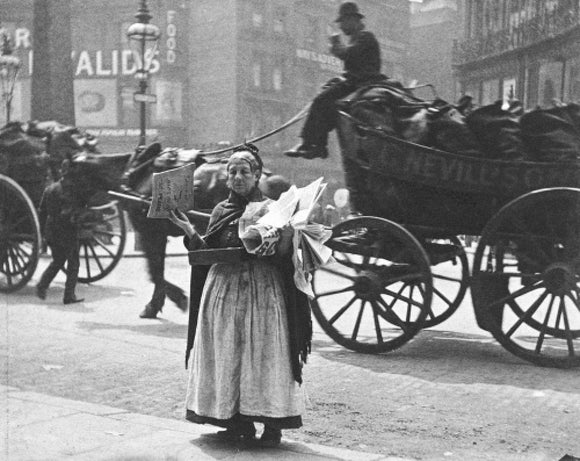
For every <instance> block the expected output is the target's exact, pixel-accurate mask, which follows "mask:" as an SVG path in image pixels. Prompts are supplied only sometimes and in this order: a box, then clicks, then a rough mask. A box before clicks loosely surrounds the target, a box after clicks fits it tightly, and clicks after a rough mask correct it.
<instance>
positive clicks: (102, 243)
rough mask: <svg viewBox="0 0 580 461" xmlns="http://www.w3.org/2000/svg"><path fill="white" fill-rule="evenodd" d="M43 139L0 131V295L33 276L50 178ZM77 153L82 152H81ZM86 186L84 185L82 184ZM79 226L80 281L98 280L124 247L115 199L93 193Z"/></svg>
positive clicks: (19, 129) (13, 126) (14, 128)
mask: <svg viewBox="0 0 580 461" xmlns="http://www.w3.org/2000/svg"><path fill="white" fill-rule="evenodd" d="M47 150H48V149H47V148H46V144H45V139H44V138H43V137H40V136H38V135H37V134H30V133H27V132H26V131H25V130H23V129H22V127H21V126H19V124H18V126H17V125H16V124H15V123H14V122H13V123H12V124H11V125H7V126H6V127H4V128H2V131H1V132H0V292H2V293H10V292H14V291H16V290H18V289H20V288H22V287H23V286H25V285H26V284H27V283H28V281H29V280H30V279H31V278H32V276H33V274H34V271H35V269H36V267H37V264H38V259H39V255H40V253H41V250H42V236H41V229H40V223H39V219H38V213H37V207H38V206H39V204H40V199H41V197H42V192H43V190H44V187H45V186H46V185H47V184H48V181H50V180H52V179H51V174H50V167H51V160H52V159H51V155H52V154H51V155H49V154H47V153H46V151H47ZM79 150H80V149H79ZM80 186H81V187H89V186H88V184H82V183H81V184H80ZM89 210H90V212H89V213H87V215H86V218H87V219H85V220H84V221H83V222H82V223H81V235H80V247H81V251H80V271H79V281H80V282H83V283H90V282H94V281H96V280H100V279H101V278H103V277H104V276H106V275H107V274H108V273H110V272H111V271H112V270H113V268H114V267H115V266H116V265H117V263H118V262H119V260H120V259H121V256H122V254H123V248H124V245H125V236H126V228H125V219H124V215H123V212H122V210H121V208H120V207H119V205H118V204H117V202H116V201H112V200H110V198H108V197H107V196H106V194H96V195H95V196H94V197H93V199H91V202H90V208H89Z"/></svg>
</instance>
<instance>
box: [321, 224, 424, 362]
mask: <svg viewBox="0 0 580 461" xmlns="http://www.w3.org/2000/svg"><path fill="white" fill-rule="evenodd" d="M327 245H328V246H329V247H330V248H332V249H333V254H334V258H335V259H336V262H335V263H332V264H329V265H327V266H324V267H322V268H320V269H318V270H317V271H316V272H315V273H314V276H313V281H312V286H313V291H314V295H315V297H314V299H313V301H312V310H313V313H314V316H315V317H316V319H317V321H318V323H319V324H320V326H321V327H322V329H323V330H324V331H325V332H326V334H328V335H329V336H330V337H331V338H332V339H333V340H335V341H336V342H337V343H339V344H341V345H342V346H344V347H346V348H348V349H351V350H354V351H357V352H365V353H379V352H388V351H392V350H394V349H396V348H398V347H400V346H402V345H403V344H405V343H406V342H408V341H409V340H411V339H412V338H413V337H414V336H415V334H417V332H418V331H419V330H420V329H421V328H422V327H423V325H424V322H425V319H426V317H427V313H428V312H429V309H430V305H431V300H432V297H433V281H432V277H431V270H430V267H429V259H428V256H427V254H426V253H425V250H424V249H423V248H422V247H421V245H420V244H419V242H418V241H417V239H415V237H413V235H411V234H410V233H409V232H408V231H407V230H406V229H405V228H403V227H401V226H399V225H398V224H395V223H393V222H391V221H387V220H386V219H381V218H369V217H361V218H355V219H351V220H348V221H345V222H342V223H340V224H339V225H337V226H336V227H334V228H333V235H332V238H331V239H330V240H329V241H328V242H327Z"/></svg>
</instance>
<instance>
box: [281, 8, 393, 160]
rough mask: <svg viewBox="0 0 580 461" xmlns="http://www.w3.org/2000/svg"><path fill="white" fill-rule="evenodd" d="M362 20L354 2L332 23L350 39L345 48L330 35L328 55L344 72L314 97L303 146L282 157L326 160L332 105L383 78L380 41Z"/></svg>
mask: <svg viewBox="0 0 580 461" xmlns="http://www.w3.org/2000/svg"><path fill="white" fill-rule="evenodd" d="M362 18H364V16H363V15H362V14H361V13H360V12H359V9H358V6H357V4H356V3H354V2H345V3H343V4H341V5H340V8H339V10H338V18H337V19H336V20H335V22H336V23H338V25H339V27H340V30H341V31H342V32H343V33H344V34H345V35H346V36H347V37H349V43H348V44H347V45H345V44H343V43H342V42H341V40H340V36H339V35H338V34H335V35H332V36H331V37H330V52H331V53H332V54H333V55H334V56H336V57H337V58H339V59H341V60H342V61H343V62H344V73H343V75H342V77H340V78H333V79H332V80H330V81H329V82H327V83H326V84H325V85H324V87H323V90H322V92H321V93H319V94H318V96H316V97H315V98H314V101H312V105H311V106H310V110H309V112H308V116H307V118H306V122H305V123H304V126H303V128H302V134H301V137H302V143H300V144H299V145H298V146H296V147H294V148H293V149H291V150H289V151H287V152H285V153H284V154H285V155H287V156H289V157H302V158H306V159H313V158H326V157H328V149H327V147H326V145H327V142H328V133H329V132H330V131H331V130H332V129H334V127H335V125H336V119H337V111H336V107H335V102H336V101H337V100H339V99H341V98H344V97H345V96H347V95H349V94H350V93H352V92H353V91H355V90H356V89H357V88H358V87H359V86H361V85H364V84H367V83H372V82H374V81H379V80H383V79H385V78H386V77H385V76H384V75H382V74H381V54H380V47H379V42H378V41H377V39H376V38H375V36H374V34H373V33H372V32H369V31H368V30H366V29H365V25H364V23H363V21H362Z"/></svg>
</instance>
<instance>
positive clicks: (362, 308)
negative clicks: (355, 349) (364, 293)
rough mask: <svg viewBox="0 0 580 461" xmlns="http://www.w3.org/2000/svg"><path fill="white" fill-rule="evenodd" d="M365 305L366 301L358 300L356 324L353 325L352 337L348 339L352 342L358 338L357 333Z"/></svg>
mask: <svg viewBox="0 0 580 461" xmlns="http://www.w3.org/2000/svg"><path fill="white" fill-rule="evenodd" d="M365 304H366V301H365V300H363V299H361V300H360V309H359V311H358V315H357V317H356V322H355V324H354V328H353V330H352V335H351V337H350V339H352V340H353V341H356V338H357V336H358V331H359V328H360V324H361V321H362V316H363V312H364V308H365Z"/></svg>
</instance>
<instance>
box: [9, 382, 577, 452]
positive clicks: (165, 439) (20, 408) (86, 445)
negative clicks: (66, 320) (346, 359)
mask: <svg viewBox="0 0 580 461" xmlns="http://www.w3.org/2000/svg"><path fill="white" fill-rule="evenodd" d="M0 401H1V403H2V405H0V408H2V409H3V410H4V416H3V418H2V420H1V421H0V459H2V460H3V461H4V460H5V461H62V460H71V461H74V460H78V461H105V460H106V461H210V460H220V461H221V460H224V461H227V460H235V461H247V460H252V461H260V460H273V459H275V460H290V461H292V460H296V461H324V460H343V461H416V460H412V459H410V458H399V457H392V456H384V455H379V454H373V453H364V452H358V451H352V450H345V449H341V448H332V447H328V446H323V445H317V444H310V443H298V442H293V441H291V440H288V439H283V441H282V443H281V444H280V446H279V447H278V448H268V449H265V448H251V447H244V446H241V445H238V444H235V443H233V442H224V441H221V440H218V439H216V438H215V436H214V435H213V434H214V433H215V432H216V428H215V427H212V426H207V427H206V426H200V425H196V424H191V423H188V422H185V421H183V422H182V421H177V420H174V419H166V418H158V417H154V416H147V415H141V414H137V413H131V412H128V411H125V410H122V409H118V408H113V407H108V406H105V405H96V404H92V403H86V402H80V401H75V400H68V399H63V398H60V397H53V396H48V395H44V394H40V393H36V392H28V391H21V390H19V389H17V388H14V387H7V386H2V385H0ZM482 455H483V454H482V453H478V452H477V451H476V450H473V452H470V453H466V452H465V451H464V452H462V453H461V460H462V461H473V460H481V459H485V460H493V461H557V460H556V459H555V458H553V457H548V456H546V455H545V454H541V453H537V454H532V453H526V454H525V455H507V454H506V453H502V454H501V455H500V456H501V458H496V457H495V456H494V455H493V454H491V453H490V454H489V455H490V456H483V457H482ZM422 459H423V460H424V461H443V460H448V459H458V458H457V457H456V456H452V454H451V453H448V454H443V455H436V454H433V456H432V457H429V458H422ZM563 459H577V458H563Z"/></svg>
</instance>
